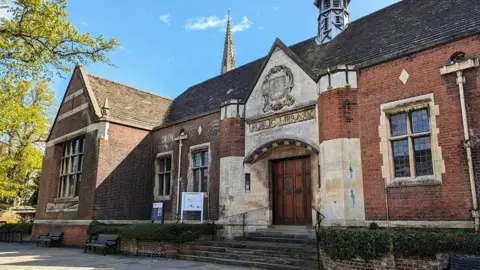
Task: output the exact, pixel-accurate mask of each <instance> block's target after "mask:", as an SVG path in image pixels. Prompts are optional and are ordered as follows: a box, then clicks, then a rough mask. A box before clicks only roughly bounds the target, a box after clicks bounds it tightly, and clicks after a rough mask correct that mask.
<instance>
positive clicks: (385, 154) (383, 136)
mask: <svg viewBox="0 0 480 270" xmlns="http://www.w3.org/2000/svg"><path fill="white" fill-rule="evenodd" d="M420 109H427V111H428V117H429V121H430V144H431V151H432V166H433V175H428V176H418V177H417V176H415V175H410V177H400V178H396V177H395V168H394V164H393V153H392V152H393V151H392V147H391V132H390V117H389V116H390V115H393V114H398V113H402V112H408V111H413V110H420ZM380 110H381V116H380V126H379V128H378V129H379V136H380V153H381V155H382V160H383V165H382V177H383V178H384V179H385V181H386V186H387V187H401V186H416V185H441V184H442V174H444V173H445V161H444V160H443V157H442V149H441V147H440V146H439V143H438V134H439V132H440V131H439V129H438V127H437V117H438V116H439V115H440V109H439V106H438V105H436V104H435V102H434V95H433V93H431V94H426V95H421V96H416V97H412V98H407V99H402V100H396V101H392V102H388V103H384V104H382V105H381V106H380ZM410 151H411V149H410ZM410 156H412V154H411V155H410Z"/></svg>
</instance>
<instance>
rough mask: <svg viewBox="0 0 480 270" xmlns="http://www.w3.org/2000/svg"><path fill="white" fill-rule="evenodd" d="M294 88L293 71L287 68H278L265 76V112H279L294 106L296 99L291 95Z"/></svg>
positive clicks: (263, 89) (263, 87)
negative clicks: (286, 107)
mask: <svg viewBox="0 0 480 270" xmlns="http://www.w3.org/2000/svg"><path fill="white" fill-rule="evenodd" d="M293 86H294V81H293V74H292V71H291V70H290V69H289V68H288V67H286V66H283V65H282V66H276V67H274V68H272V69H271V70H270V71H269V72H268V74H267V75H266V76H265V80H264V81H263V85H262V95H263V98H264V99H265V105H264V107H263V112H265V113H266V112H269V111H279V110H281V109H283V108H284V107H285V106H292V105H293V103H295V99H294V98H293V97H292V96H291V95H290V93H291V92H292V89H293Z"/></svg>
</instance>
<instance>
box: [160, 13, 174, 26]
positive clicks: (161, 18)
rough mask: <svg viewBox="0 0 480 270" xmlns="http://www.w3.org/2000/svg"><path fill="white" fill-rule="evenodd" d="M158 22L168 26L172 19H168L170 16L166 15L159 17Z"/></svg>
mask: <svg viewBox="0 0 480 270" xmlns="http://www.w3.org/2000/svg"><path fill="white" fill-rule="evenodd" d="M160 21H162V22H164V23H165V24H167V25H170V22H171V21H172V19H171V18H170V14H168V13H167V14H162V15H160Z"/></svg>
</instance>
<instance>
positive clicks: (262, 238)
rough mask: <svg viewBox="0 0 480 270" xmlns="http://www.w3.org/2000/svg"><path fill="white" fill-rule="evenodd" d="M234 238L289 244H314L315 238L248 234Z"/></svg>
mask: <svg viewBox="0 0 480 270" xmlns="http://www.w3.org/2000/svg"><path fill="white" fill-rule="evenodd" d="M235 240H243V241H258V242H271V243H291V244H310V245H314V244H316V240H315V239H301V238H300V239H298V238H285V237H267V236H249V235H246V236H245V237H241V236H239V237H235Z"/></svg>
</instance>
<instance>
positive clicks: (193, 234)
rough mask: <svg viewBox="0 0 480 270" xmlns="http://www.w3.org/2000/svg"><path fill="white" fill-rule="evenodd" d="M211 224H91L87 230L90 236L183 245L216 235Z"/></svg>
mask: <svg viewBox="0 0 480 270" xmlns="http://www.w3.org/2000/svg"><path fill="white" fill-rule="evenodd" d="M213 228H214V227H213V225H212V224H135V225H107V224H101V223H97V222H92V224H90V226H89V228H88V233H89V234H90V235H97V234H100V233H111V234H118V235H119V237H120V238H121V239H137V240H149V241H162V242H170V243H185V242H190V241H193V240H196V239H198V238H199V237H201V236H203V235H212V234H215V233H216V230H217V229H219V227H217V226H215V229H214V230H213Z"/></svg>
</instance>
